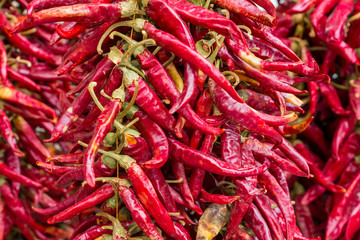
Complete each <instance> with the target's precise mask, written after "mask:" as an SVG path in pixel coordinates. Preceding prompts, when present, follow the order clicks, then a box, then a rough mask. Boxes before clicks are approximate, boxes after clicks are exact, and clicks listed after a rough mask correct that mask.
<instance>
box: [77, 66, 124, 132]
mask: <svg viewBox="0 0 360 240" xmlns="http://www.w3.org/2000/svg"><path fill="white" fill-rule="evenodd" d="M121 79H122V71H120V70H119V69H118V68H113V69H112V72H111V74H110V77H109V79H108V81H107V82H106V84H105V86H104V89H103V90H104V92H105V93H106V94H108V95H111V93H112V92H113V91H115V89H117V88H119V87H120V85H121V83H122V81H121ZM98 100H99V102H100V103H101V105H102V106H105V105H106V104H107V103H108V102H109V99H108V98H106V97H104V96H103V95H100V96H99V97H98ZM100 113H101V111H100V109H99V108H98V107H97V106H96V105H94V106H93V108H92V109H91V110H90V112H89V113H88V114H87V115H86V118H85V119H84V121H83V123H82V124H81V125H79V126H78V127H77V128H76V131H82V130H84V129H86V128H87V127H89V125H92V124H93V123H94V122H95V121H96V119H97V118H98V117H99V115H100Z"/></svg>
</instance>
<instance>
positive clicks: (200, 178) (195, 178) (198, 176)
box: [189, 135, 216, 199]
mask: <svg viewBox="0 0 360 240" xmlns="http://www.w3.org/2000/svg"><path fill="white" fill-rule="evenodd" d="M215 139H216V138H215V136H214V135H206V136H205V137H204V140H203V142H202V145H201V148H200V151H201V152H203V153H204V154H209V153H210V152H211V150H212V147H213V145H214V142H215ZM190 146H191V145H190ZM194 149H196V148H194ZM205 173H206V172H205V171H204V170H203V169H201V168H195V169H193V170H192V172H191V175H190V180H189V187H190V190H191V194H192V196H193V199H197V197H198V196H199V194H200V191H201V187H202V185H203V182H204V179H205Z"/></svg>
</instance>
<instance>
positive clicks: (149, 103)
mask: <svg viewBox="0 0 360 240" xmlns="http://www.w3.org/2000/svg"><path fill="white" fill-rule="evenodd" d="M121 70H122V71H123V81H124V84H125V87H126V88H127V90H128V91H129V93H130V95H131V96H133V95H134V93H135V83H134V81H137V82H138V84H139V90H138V94H137V96H136V99H135V102H136V104H137V105H138V106H139V107H140V108H141V110H143V111H144V112H145V113H146V114H147V115H148V116H149V117H150V118H151V119H152V120H153V121H154V122H155V123H157V124H158V125H160V126H161V127H162V128H164V129H165V130H167V131H170V132H171V133H172V134H175V135H176V136H177V137H180V138H185V137H186V134H183V133H178V132H176V131H175V130H174V125H175V121H176V120H175V118H174V116H172V115H171V114H169V111H168V110H167V109H166V107H165V106H164V104H163V103H162V102H161V100H160V99H159V97H158V96H157V95H156V93H155V92H154V90H152V89H151V88H150V87H149V85H148V84H146V82H144V80H143V79H142V78H141V77H140V76H139V75H137V74H136V73H135V72H133V71H130V70H128V69H127V68H121Z"/></svg>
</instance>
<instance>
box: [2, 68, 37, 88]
mask: <svg viewBox="0 0 360 240" xmlns="http://www.w3.org/2000/svg"><path fill="white" fill-rule="evenodd" d="M6 71H7V74H8V76H9V78H11V79H12V80H14V81H16V82H19V83H20V84H22V85H24V86H25V87H26V88H29V89H30V90H35V91H38V92H40V91H41V89H40V87H39V85H37V84H36V83H35V82H34V81H33V80H31V79H30V78H28V77H26V76H24V75H22V74H21V73H19V72H17V71H15V70H14V69H12V68H11V67H9V66H6Z"/></svg>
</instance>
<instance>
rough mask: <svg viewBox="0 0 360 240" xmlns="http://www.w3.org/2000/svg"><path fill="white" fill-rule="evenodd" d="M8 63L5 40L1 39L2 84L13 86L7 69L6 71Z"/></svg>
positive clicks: (0, 65) (0, 69) (0, 70)
mask: <svg viewBox="0 0 360 240" xmlns="http://www.w3.org/2000/svg"><path fill="white" fill-rule="evenodd" d="M6 64H7V53H6V49H5V45H4V42H3V41H2V40H0V78H1V84H2V85H5V86H7V87H13V85H12V84H11V82H10V81H9V80H8V78H7V71H6Z"/></svg>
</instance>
